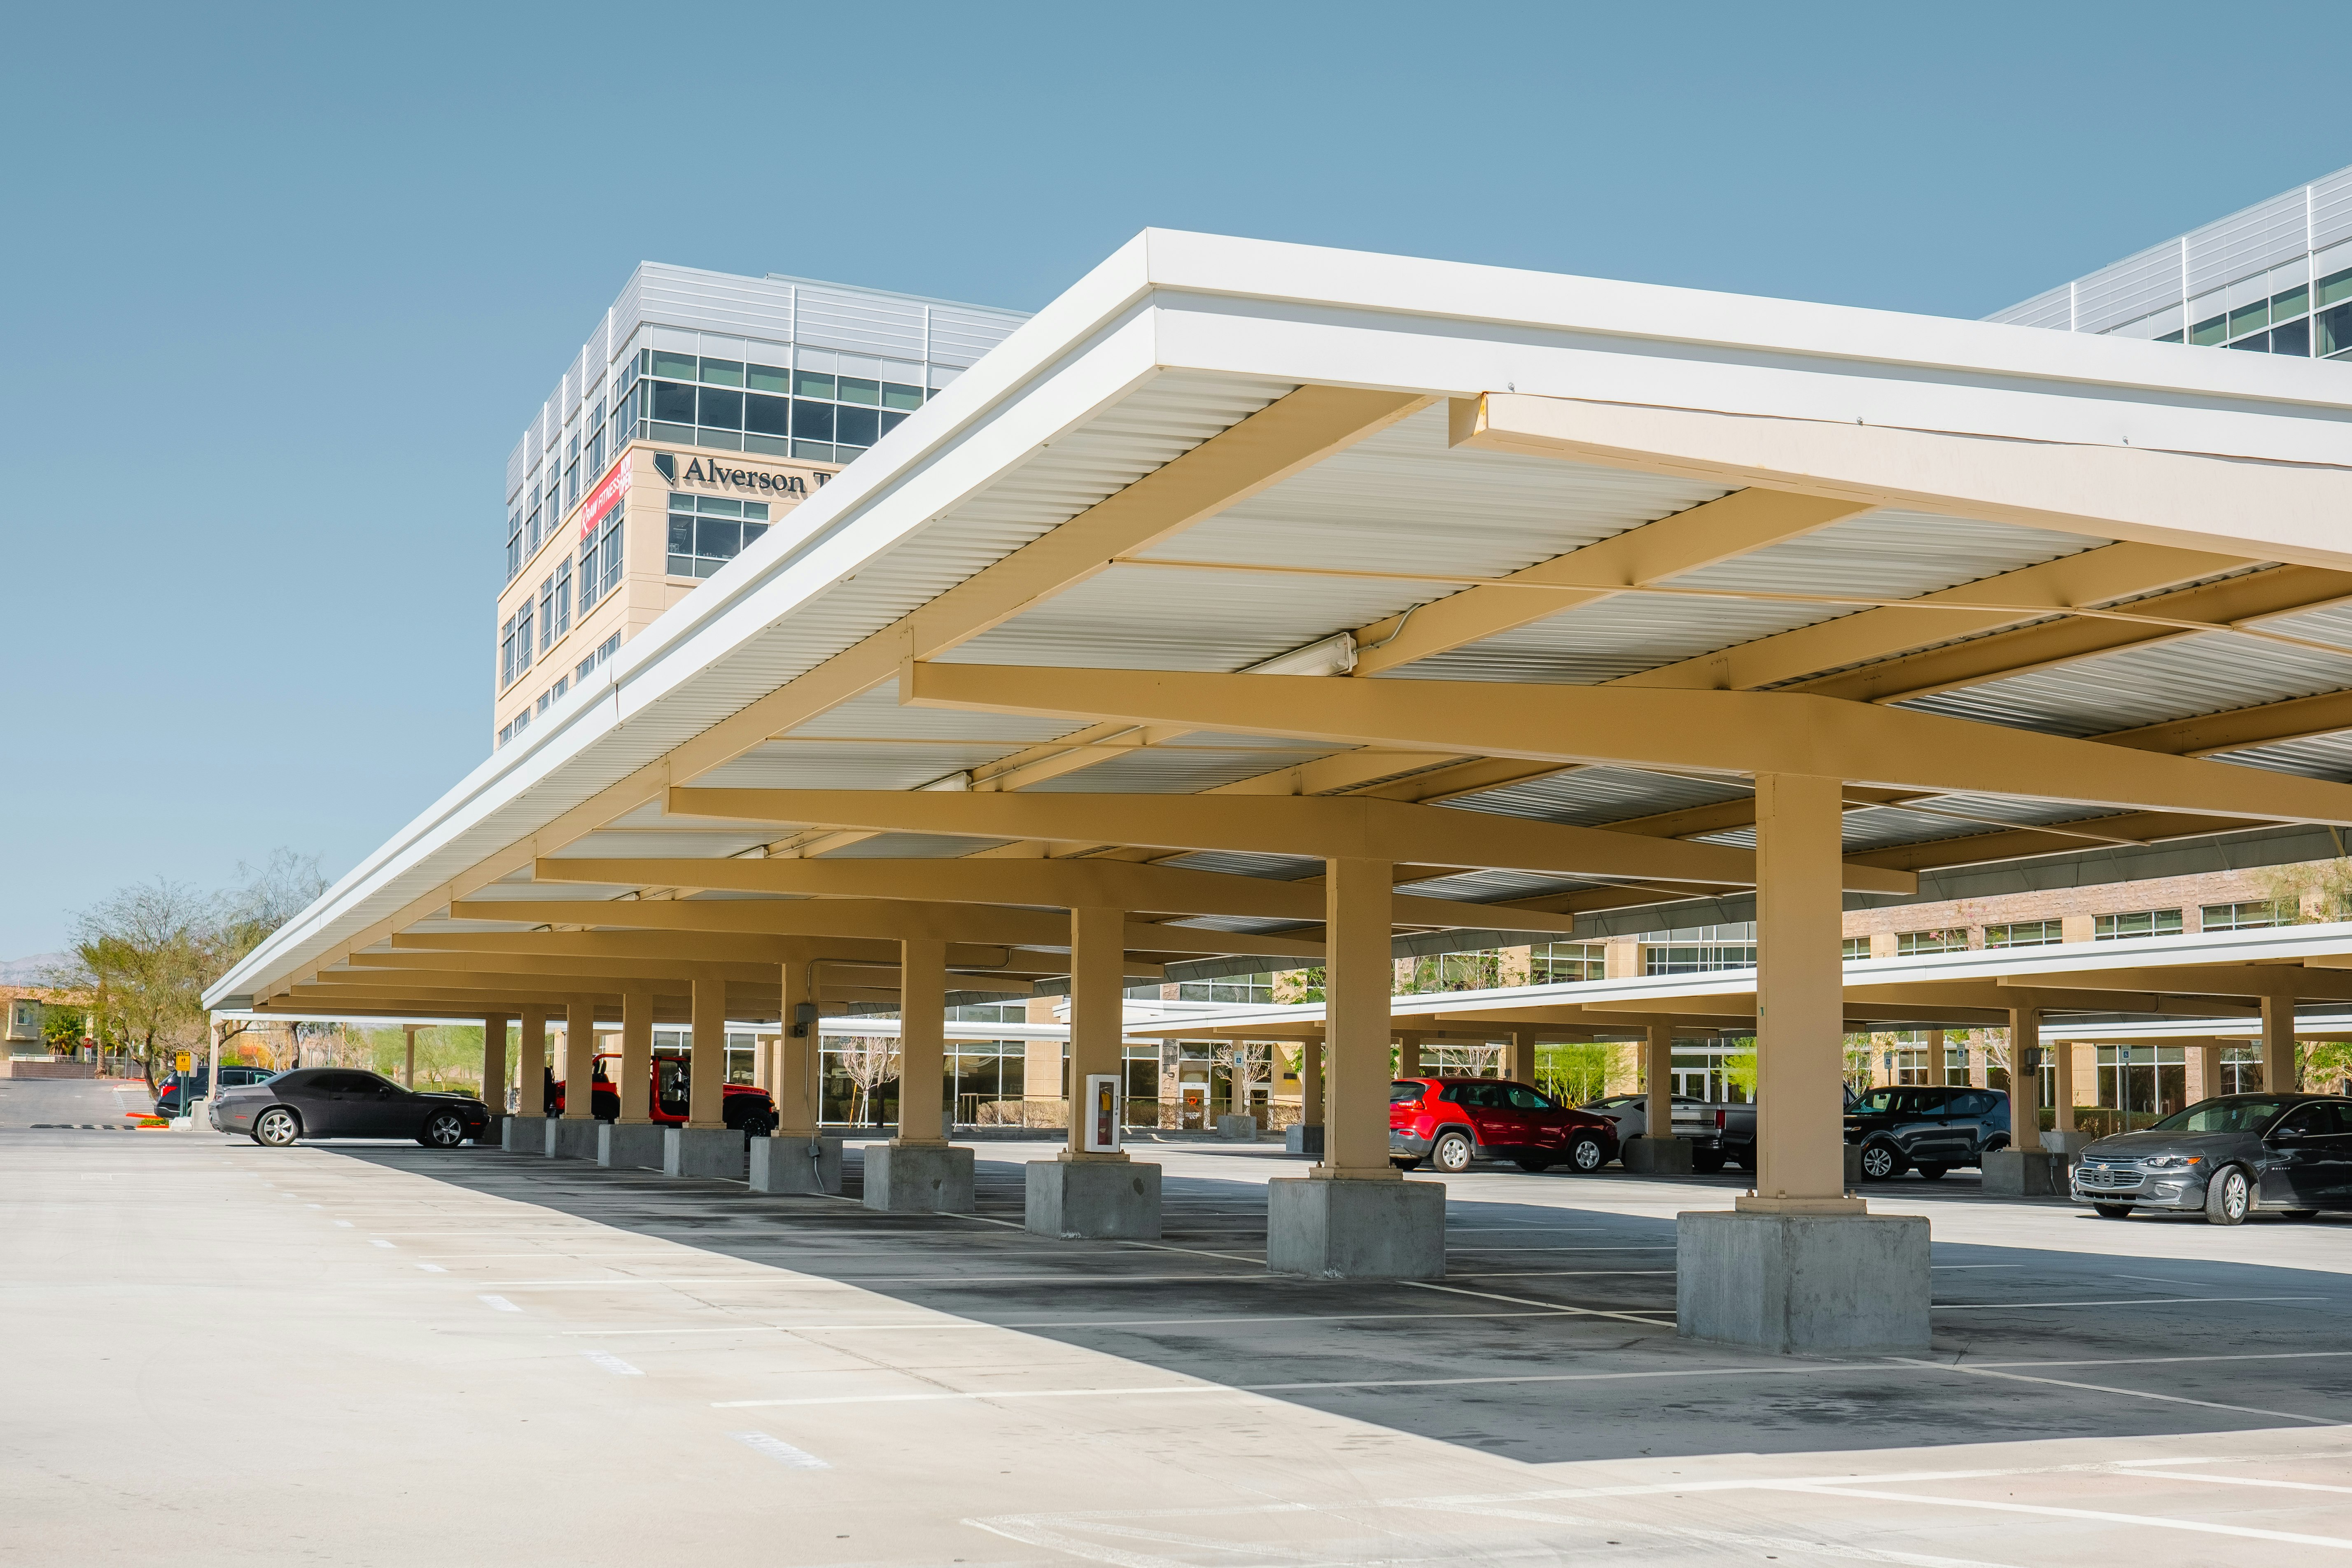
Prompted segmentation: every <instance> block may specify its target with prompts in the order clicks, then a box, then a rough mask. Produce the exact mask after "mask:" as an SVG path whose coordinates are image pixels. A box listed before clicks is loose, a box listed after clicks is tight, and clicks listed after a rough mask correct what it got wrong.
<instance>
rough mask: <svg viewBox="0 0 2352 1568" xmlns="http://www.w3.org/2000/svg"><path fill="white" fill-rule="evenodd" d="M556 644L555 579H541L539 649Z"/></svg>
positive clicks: (544, 649) (542, 649)
mask: <svg viewBox="0 0 2352 1568" xmlns="http://www.w3.org/2000/svg"><path fill="white" fill-rule="evenodd" d="M554 646H555V579H554V578H552V577H542V578H541V579H540V580H539V651H540V652H541V653H545V652H546V651H547V650H548V649H549V648H551V647H554Z"/></svg>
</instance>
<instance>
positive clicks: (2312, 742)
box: [2213, 730, 2352, 784]
mask: <svg viewBox="0 0 2352 1568" xmlns="http://www.w3.org/2000/svg"><path fill="white" fill-rule="evenodd" d="M2213 760H2214V761H2215V762H2217V763H2239V764H2241V765H2242V766H2244V767H2250V768H2267V769H2269V770H2270V771H2271V772H2272V773H2301V774H2302V775H2303V776H2304V777H2305V778H2314V779H2327V780H2330V781H2332V782H2335V783H2337V784H2344V783H2347V782H2352V731H2341V730H2339V731H2336V733H2335V734H2332V735H2313V736H2310V737H2308V738H2306V739H2305V740H2300V741H2279V742H2273V744H2271V745H2267V746H2249V747H2247V748H2246V749H2245V750H2243V751H2238V752H2221V753H2220V754H2218V755H2216V756H2215V757H2214V758H2213Z"/></svg>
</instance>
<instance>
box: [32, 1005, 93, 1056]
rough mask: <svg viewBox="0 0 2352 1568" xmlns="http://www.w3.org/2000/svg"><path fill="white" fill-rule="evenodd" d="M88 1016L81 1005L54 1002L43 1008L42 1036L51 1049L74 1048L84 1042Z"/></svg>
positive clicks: (67, 1049)
mask: <svg viewBox="0 0 2352 1568" xmlns="http://www.w3.org/2000/svg"><path fill="white" fill-rule="evenodd" d="M87 1018H88V1015H86V1014H85V1013H83V1011H82V1010H81V1009H80V1008H79V1007H61V1006H59V1005H58V1004H56V1003H55V1002H52V1003H50V1004H48V1005H47V1006H46V1007H44V1008H42V1009H41V1038H42V1039H43V1040H44V1041H45V1042H47V1045H48V1047H49V1048H50V1049H51V1050H58V1051H69V1050H72V1049H73V1048H74V1047H77V1046H79V1045H80V1044H81V1042H82V1036H83V1033H84V1030H83V1025H84V1023H85V1022H86V1021H87Z"/></svg>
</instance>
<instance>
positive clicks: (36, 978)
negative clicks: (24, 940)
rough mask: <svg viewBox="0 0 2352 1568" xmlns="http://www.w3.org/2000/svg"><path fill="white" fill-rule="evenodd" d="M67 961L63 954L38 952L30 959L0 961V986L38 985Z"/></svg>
mask: <svg viewBox="0 0 2352 1568" xmlns="http://www.w3.org/2000/svg"><path fill="white" fill-rule="evenodd" d="M65 961H66V955H65V954H64V953H62V952H37V953H35V954H33V955H32V956H31V957H30V958H5V959H0V985H38V984H40V983H41V981H42V979H43V978H44V977H45V976H47V973H49V971H50V970H52V969H54V968H56V967H57V966H58V964H61V963H64V962H65Z"/></svg>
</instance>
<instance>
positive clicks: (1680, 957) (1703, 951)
mask: <svg viewBox="0 0 2352 1568" xmlns="http://www.w3.org/2000/svg"><path fill="white" fill-rule="evenodd" d="M1755 967H1756V946H1755V944H1754V943H1753V942H1749V943H1748V944H1746V945H1744V946H1743V945H1738V944H1735V943H1730V942H1706V943H1700V944H1694V945H1688V946H1681V945H1677V946H1673V947H1644V948H1643V950H1642V973H1644V974H1703V973H1710V972H1712V971H1714V970H1717V969H1753V968H1755Z"/></svg>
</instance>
